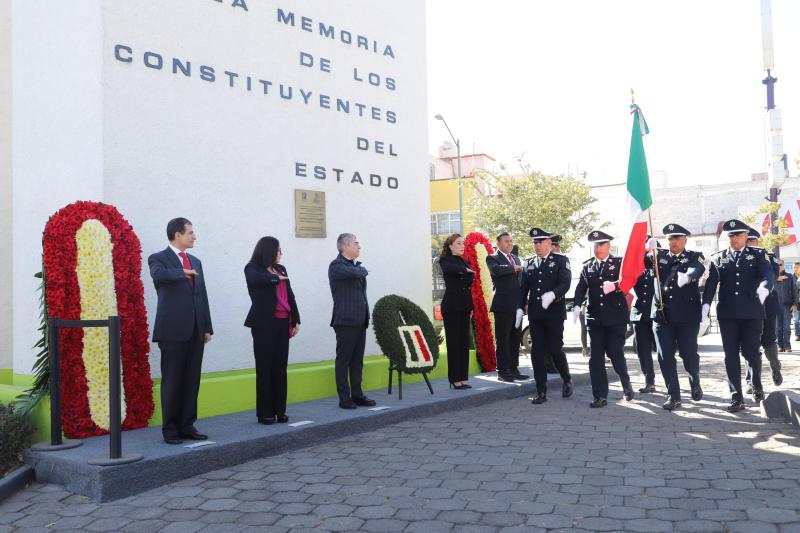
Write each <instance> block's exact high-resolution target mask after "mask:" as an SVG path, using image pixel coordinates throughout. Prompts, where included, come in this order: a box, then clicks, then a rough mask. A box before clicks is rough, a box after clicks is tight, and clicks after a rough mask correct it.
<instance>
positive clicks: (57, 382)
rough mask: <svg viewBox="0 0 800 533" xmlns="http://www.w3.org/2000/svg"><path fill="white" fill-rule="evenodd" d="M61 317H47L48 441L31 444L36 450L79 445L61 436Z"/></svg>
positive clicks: (44, 450)
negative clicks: (48, 366)
mask: <svg viewBox="0 0 800 533" xmlns="http://www.w3.org/2000/svg"><path fill="white" fill-rule="evenodd" d="M61 322H62V321H61V319H59V318H58V317H57V316H51V317H48V318H47V354H48V359H49V361H50V381H49V384H48V385H49V388H50V442H40V443H38V444H34V445H33V446H31V449H32V450H34V451H37V452H54V451H59V450H68V449H70V448H76V447H78V446H80V445H81V441H80V440H77V439H67V440H64V439H62V437H61V433H62V428H61V326H62V324H61Z"/></svg>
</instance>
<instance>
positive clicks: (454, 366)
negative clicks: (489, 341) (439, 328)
mask: <svg viewBox="0 0 800 533" xmlns="http://www.w3.org/2000/svg"><path fill="white" fill-rule="evenodd" d="M442 319H443V321H444V339H445V342H446V344H447V379H448V380H449V381H450V383H456V382H459V381H467V379H468V378H469V376H468V369H469V328H470V320H469V311H467V312H457V311H450V312H447V313H442Z"/></svg>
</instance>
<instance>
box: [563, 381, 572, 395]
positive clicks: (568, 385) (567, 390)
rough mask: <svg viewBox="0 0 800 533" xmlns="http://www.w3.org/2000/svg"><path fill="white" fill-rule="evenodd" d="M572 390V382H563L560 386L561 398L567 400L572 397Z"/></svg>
mask: <svg viewBox="0 0 800 533" xmlns="http://www.w3.org/2000/svg"><path fill="white" fill-rule="evenodd" d="M573 390H574V389H573V387H572V380H569V381H565V382H564V384H563V385H561V397H562V398H569V397H570V396H572V392H573Z"/></svg>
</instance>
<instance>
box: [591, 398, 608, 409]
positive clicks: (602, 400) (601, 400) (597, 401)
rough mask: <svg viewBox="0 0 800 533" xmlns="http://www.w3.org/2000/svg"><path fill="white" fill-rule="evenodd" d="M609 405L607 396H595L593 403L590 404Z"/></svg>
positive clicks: (592, 405) (596, 406) (595, 405)
mask: <svg viewBox="0 0 800 533" xmlns="http://www.w3.org/2000/svg"><path fill="white" fill-rule="evenodd" d="M606 405H608V401H607V400H606V399H605V398H595V399H594V401H593V402H592V403H590V404H589V407H592V408H598V407H605V406H606Z"/></svg>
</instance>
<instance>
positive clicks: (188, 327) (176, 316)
mask: <svg viewBox="0 0 800 533" xmlns="http://www.w3.org/2000/svg"><path fill="white" fill-rule="evenodd" d="M186 257H187V258H188V260H189V265H190V266H191V267H192V269H194V270H195V271H197V274H198V275H197V276H195V277H194V287H192V284H191V283H190V282H189V280H188V279H187V278H186V275H185V274H184V273H183V263H181V260H180V259H179V258H178V256H177V254H176V253H175V252H173V251H172V248H170V247H169V246H167V248H166V249H164V250H162V251H160V252H156V253H154V254H153V255H151V256H150V257H148V258H147V264H148V265H149V267H150V276H151V277H152V278H153V284H154V285H155V287H156V293H157V294H158V307H157V308H156V321H155V325H154V326H153V342H160V341H164V342H186V341H188V340H190V339H191V338H192V333H194V330H195V328H197V333H198V334H199V335H201V336H202V335H203V334H204V333H208V334H209V335H213V334H214V329H213V328H212V327H211V312H210V311H209V308H208V293H207V292H206V282H205V276H203V264H202V263H201V262H200V260H199V259H198V258H196V257H195V256H193V255H190V254H188V253H187V254H186Z"/></svg>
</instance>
